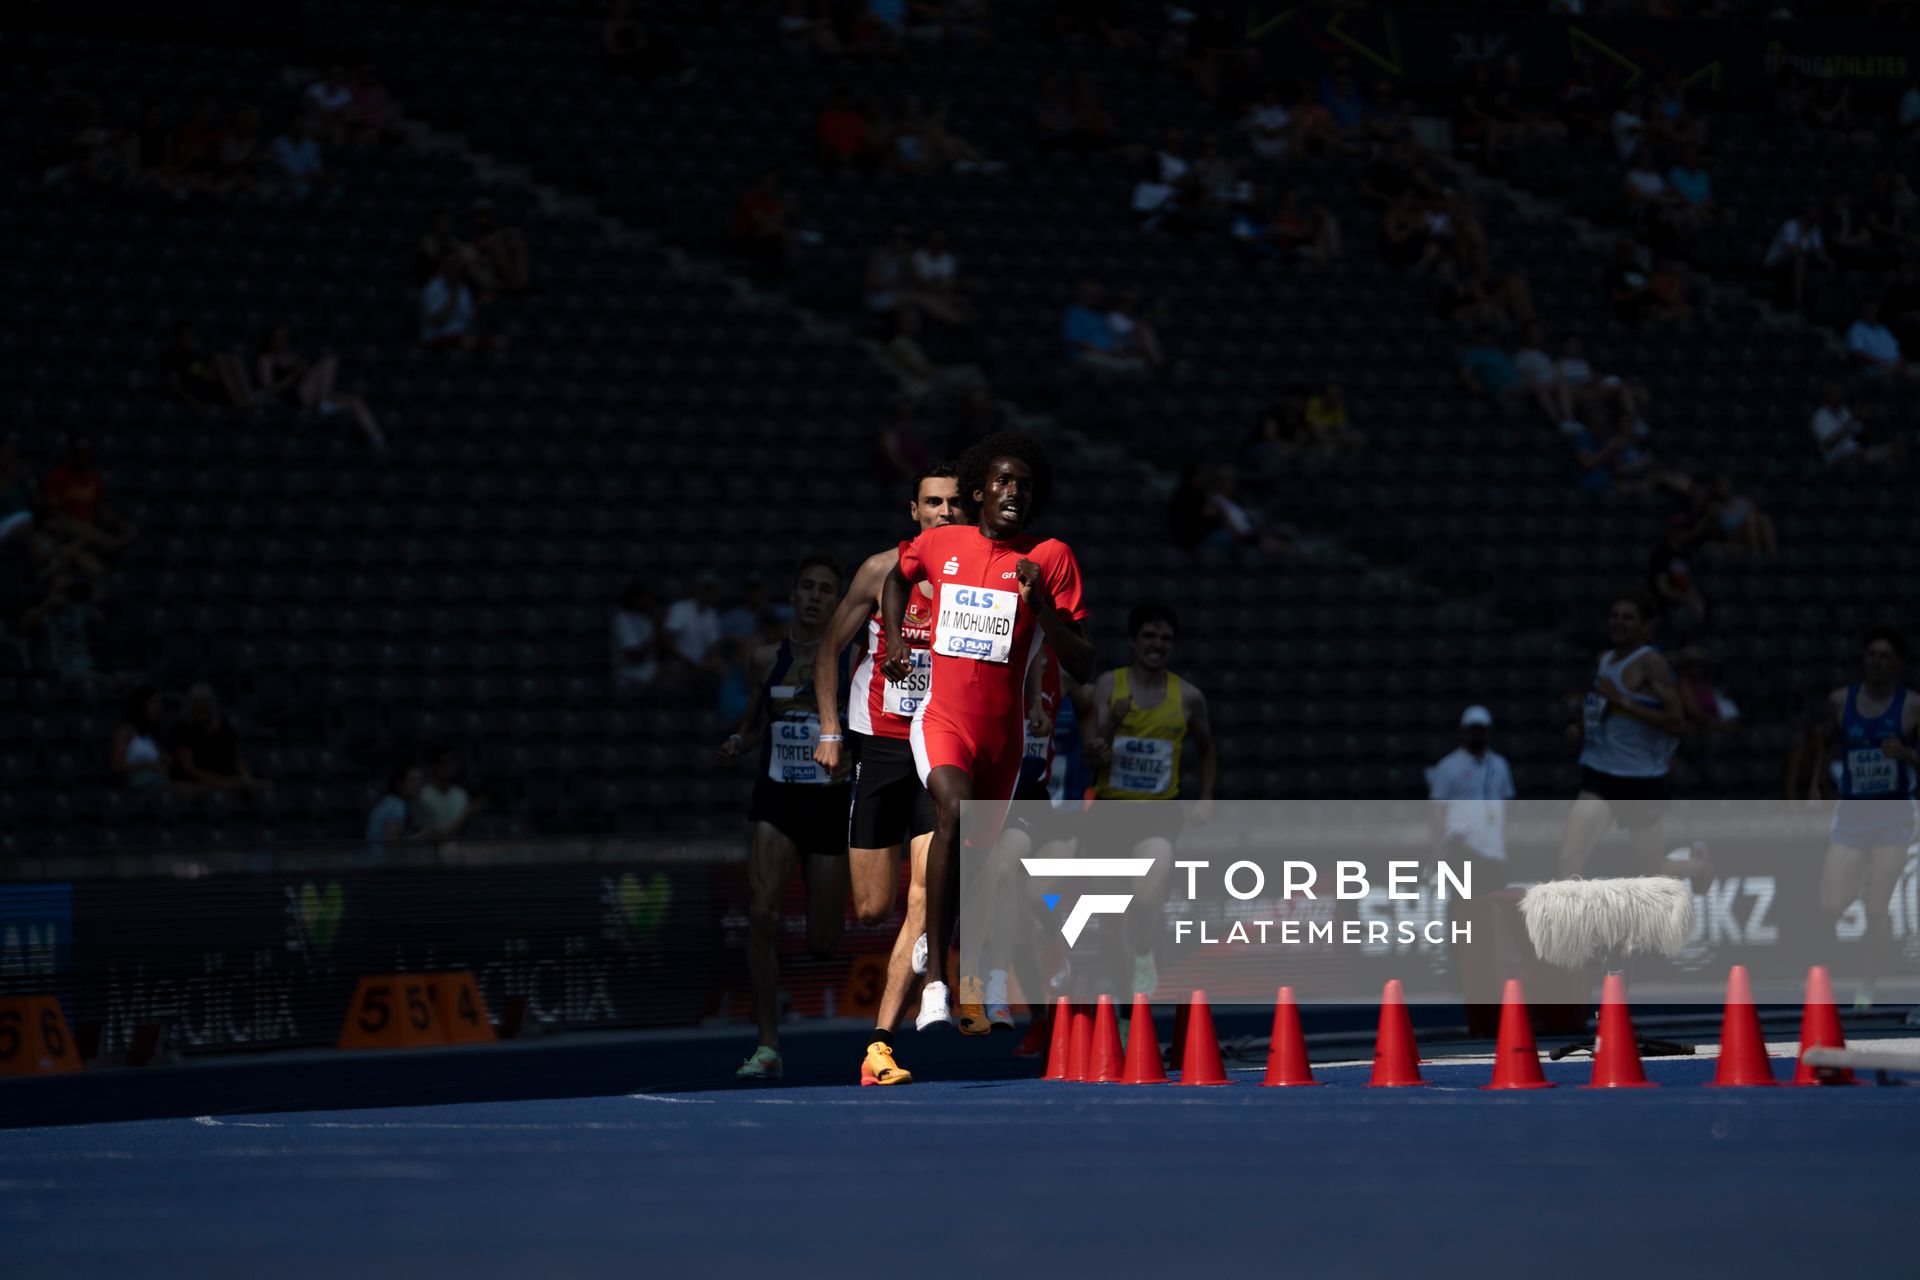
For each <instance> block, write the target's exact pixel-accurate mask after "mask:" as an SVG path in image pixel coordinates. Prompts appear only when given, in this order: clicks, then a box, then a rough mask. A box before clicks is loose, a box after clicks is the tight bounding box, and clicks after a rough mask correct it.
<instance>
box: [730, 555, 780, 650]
mask: <svg viewBox="0 0 1920 1280" xmlns="http://www.w3.org/2000/svg"><path fill="white" fill-rule="evenodd" d="M769 618H771V619H773V620H774V621H775V622H777V623H778V624H779V625H781V626H783V627H784V626H787V625H788V624H790V623H791V622H792V621H793V605H792V604H790V603H789V602H787V601H785V600H782V601H779V602H777V603H776V602H773V601H770V600H768V599H767V575H766V574H764V573H762V572H760V571H759V570H758V569H755V570H753V571H752V572H751V573H749V574H747V578H746V581H745V582H744V583H742V584H741V587H740V594H739V596H737V597H736V598H735V599H734V602H733V603H732V604H731V605H728V606H727V607H726V608H725V609H722V610H721V611H720V635H721V637H722V638H723V639H726V640H731V641H740V640H753V639H754V638H755V637H756V636H757V635H758V634H759V632H760V629H761V628H762V627H763V626H765V625H766V624H767V620H768V619H769Z"/></svg>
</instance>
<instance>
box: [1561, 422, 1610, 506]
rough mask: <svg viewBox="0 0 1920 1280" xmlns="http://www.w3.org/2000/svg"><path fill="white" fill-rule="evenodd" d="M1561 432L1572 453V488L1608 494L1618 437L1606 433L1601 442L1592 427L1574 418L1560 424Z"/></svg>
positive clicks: (1601, 494)
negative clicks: (1605, 438)
mask: <svg viewBox="0 0 1920 1280" xmlns="http://www.w3.org/2000/svg"><path fill="white" fill-rule="evenodd" d="M1561 431H1562V432H1563V433H1564V434H1565V435H1566V438H1567V446H1568V448H1569V450H1570V451H1571V452H1572V455H1573V487H1574V488H1576V489H1578V490H1579V491H1580V492H1582V493H1586V494H1591V495H1593V496H1595V497H1604V496H1605V495H1606V494H1608V493H1611V492H1612V491H1613V460H1614V457H1615V455H1617V454H1618V453H1619V452H1620V448H1621V439H1620V437H1619V436H1618V435H1610V436H1608V438H1607V440H1606V441H1605V442H1604V443H1602V442H1601V441H1600V439H1599V438H1598V437H1597V436H1596V435H1595V434H1594V432H1593V429H1592V428H1590V427H1588V426H1587V425H1586V424H1585V423H1584V422H1581V421H1579V420H1577V419H1569V420H1568V421H1567V422H1565V423H1562V424H1561Z"/></svg>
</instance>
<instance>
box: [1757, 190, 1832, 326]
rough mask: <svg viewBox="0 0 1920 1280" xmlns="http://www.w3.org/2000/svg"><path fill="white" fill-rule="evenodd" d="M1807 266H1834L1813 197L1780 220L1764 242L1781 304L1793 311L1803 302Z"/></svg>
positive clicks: (1817, 206)
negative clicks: (1774, 230) (1792, 213)
mask: <svg viewBox="0 0 1920 1280" xmlns="http://www.w3.org/2000/svg"><path fill="white" fill-rule="evenodd" d="M1810 266H1819V267H1822V268H1825V269H1827V270H1832V268H1833V259H1831V258H1829V257H1828V256H1827V242H1826V238H1825V237H1824V236H1822V235H1821V234H1820V206H1819V205H1818V204H1815V203H1814V202H1813V201H1808V202H1807V203H1806V204H1805V205H1804V206H1803V207H1802V208H1801V210H1800V212H1799V213H1798V214H1797V215H1796V216H1794V217H1791V218H1788V219H1787V220H1786V221H1785V222H1784V223H1782V224H1781V225H1780V230H1779V231H1777V232H1775V233H1774V237H1773V242H1772V243H1771V244H1769V245H1768V246H1767V257H1766V267H1767V270H1768V271H1770V272H1772V273H1773V278H1774V284H1775V286H1776V288H1778V290H1779V293H1780V302H1781V305H1783V306H1791V307H1792V308H1793V309H1794V310H1796V311H1798V310H1799V309H1800V308H1801V307H1802V306H1804V305H1805V303H1806V294H1807V271H1808V268H1809V267H1810Z"/></svg>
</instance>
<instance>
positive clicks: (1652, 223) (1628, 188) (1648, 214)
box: [1623, 147, 1682, 243]
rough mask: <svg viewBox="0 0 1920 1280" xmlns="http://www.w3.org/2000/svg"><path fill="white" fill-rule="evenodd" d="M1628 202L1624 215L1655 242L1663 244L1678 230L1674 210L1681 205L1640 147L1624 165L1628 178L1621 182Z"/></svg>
mask: <svg viewBox="0 0 1920 1280" xmlns="http://www.w3.org/2000/svg"><path fill="white" fill-rule="evenodd" d="M1623 189H1624V191H1625V193H1626V201H1627V217H1628V220H1629V221H1631V222H1632V223H1633V225H1634V226H1636V227H1638V228H1640V229H1641V230H1642V231H1645V232H1646V233H1648V234H1649V235H1650V236H1652V237H1653V238H1654V240H1655V242H1656V243H1663V242H1665V241H1666V240H1668V239H1670V238H1671V237H1673V236H1674V235H1677V234H1678V233H1679V231H1680V219H1679V217H1678V216H1677V212H1678V210H1679V209H1680V207H1681V205H1682V201H1681V199H1680V197H1679V196H1678V195H1677V194H1675V192H1674V191H1673V190H1672V189H1671V188H1669V187H1668V186H1667V180H1666V179H1665V178H1663V177H1661V176H1660V171H1659V169H1657V168H1656V167H1655V166H1654V163H1653V156H1652V153H1651V152H1650V151H1649V150H1648V149H1647V148H1646V147H1642V148H1640V149H1639V150H1638V151H1636V152H1634V153H1633V159H1632V160H1631V161H1630V162H1628V164H1627V177H1626V182H1625V185H1624V188H1623Z"/></svg>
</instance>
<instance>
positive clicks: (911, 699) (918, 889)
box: [813, 463, 961, 1085]
mask: <svg viewBox="0 0 1920 1280" xmlns="http://www.w3.org/2000/svg"><path fill="white" fill-rule="evenodd" d="M959 493H960V487H959V485H958V483H957V482H956V481H955V478H954V470H953V468H952V467H950V466H948V465H946V464H944V463H942V464H937V465H935V466H932V467H929V468H928V469H927V470H925V471H923V472H921V473H920V474H919V475H918V476H916V477H914V481H913V497H912V499H911V500H910V501H909V502H908V504H907V515H908V516H909V517H911V518H912V520H913V521H914V523H915V524H916V525H918V526H919V528H920V531H921V532H923V533H924V532H925V531H926V530H928V529H935V528H938V527H939V526H941V525H945V524H952V523H954V522H955V521H956V520H958V519H960V518H961V511H960V506H959V501H958V499H959ZM903 545H904V544H903ZM899 563H900V549H899V548H898V547H893V548H889V549H888V550H886V551H881V552H877V553H875V554H874V555H871V556H869V557H867V560H866V563H864V564H862V565H861V566H860V569H859V571H858V572H857V573H855V574H854V575H853V585H852V586H851V587H850V588H848V590H847V595H846V599H844V600H842V601H841V602H840V608H839V609H838V610H837V611H836V612H835V613H834V615H833V622H832V623H831V624H830V625H829V626H828V628H827V636H826V643H825V644H824V645H823V646H822V649H821V652H823V653H832V654H838V653H840V652H841V651H842V650H843V649H845V648H846V647H847V646H848V645H849V644H851V643H852V642H853V640H854V638H855V637H856V635H857V634H858V633H859V631H860V630H861V628H862V626H863V625H864V627H865V628H866V632H867V638H866V652H865V653H864V654H862V655H860V656H859V657H858V658H856V660H855V662H854V667H853V681H852V688H851V689H850V690H849V691H848V698H847V740H846V742H845V744H844V745H845V747H846V748H847V750H846V751H844V752H843V751H842V750H841V747H842V745H843V744H842V743H841V742H840V741H838V735H839V734H840V731H841V730H840V708H839V706H838V703H839V683H840V682H839V672H838V670H837V669H836V667H835V664H833V663H821V664H820V665H819V666H818V667H817V668H816V670H815V672H814V681H813V691H814V700H815V705H816V706H817V708H818V710H819V715H820V745H819V746H818V747H816V748H815V749H814V759H815V760H817V761H818V762H819V763H820V764H821V766H822V767H824V768H826V769H827V770H829V771H830V772H832V773H833V774H834V776H836V777H838V776H839V775H840V773H841V771H842V767H843V765H844V764H845V763H846V762H847V761H849V760H850V761H851V762H852V766H853V788H852V805H851V808H850V810H849V812H848V815H847V845H848V848H847V862H848V864H849V867H850V869H851V871H852V877H853V912H854V917H855V918H856V919H857V920H859V921H860V923H861V924H863V925H877V924H880V923H881V922H882V921H884V920H886V919H887V917H889V916H891V915H892V914H893V902H894V896H895V891H896V889H897V888H898V887H899V884H900V850H901V849H902V848H903V847H908V848H909V854H908V867H909V870H908V873H907V879H908V886H907V912H906V919H905V921H904V922H903V923H902V924H901V926H900V933H899V935H898V936H897V937H896V938H895V939H894V943H893V952H892V954H891V955H889V956H888V958H887V978H886V985H885V987H884V988H883V989H882V991H881V993H880V1005H879V1008H878V1009H877V1010H876V1011H875V1023H874V1035H873V1040H872V1042H871V1043H869V1044H868V1046H867V1053H866V1057H865V1059H864V1060H863V1061H862V1062H861V1064H860V1083H861V1084H863V1085H869V1084H871V1085H894V1084H912V1083H913V1075H912V1073H910V1072H909V1071H907V1070H906V1069H905V1068H904V1067H902V1066H900V1064H899V1063H897V1062H895V1061H894V1058H893V1050H894V1044H893V1032H894V1029H895V1028H896V1027H898V1026H899V1025H900V1013H901V1011H902V1010H903V1009H904V1008H905V1007H906V1001H907V988H908V987H909V986H911V985H912V982H913V974H914V971H915V969H916V967H920V968H924V967H925V963H926V962H925V959H924V954H925V953H924V946H925V943H924V941H923V939H924V934H925V931H926V923H925V921H926V869H927V845H928V843H929V842H930V841H931V840H932V838H933V798H932V797H931V796H929V795H928V794H927V789H926V787H925V786H924V785H922V784H921V781H920V774H919V772H918V770H917V769H916V768H915V767H914V763H913V749H912V747H910V746H909V745H908V744H907V732H908V729H909V728H910V726H911V725H912V723H913V717H914V715H915V714H916V713H917V712H918V711H919V709H920V705H921V703H922V702H924V701H925V699H926V693H927V685H928V681H929V678H930V676H931V675H932V672H933V659H932V655H931V654H930V653H929V652H928V650H927V646H928V645H929V644H930V643H931V642H932V640H933V591H932V589H931V587H930V586H929V584H927V583H924V582H923V583H921V584H920V587H919V588H918V589H917V590H916V591H915V592H914V593H913V595H912V596H911V597H910V598H909V599H908V602H907V612H906V616H905V618H903V619H902V621H901V634H902V636H903V638H904V639H905V640H906V642H907V645H908V647H909V648H910V649H911V651H912V655H911V659H910V662H911V667H912V670H911V672H910V673H909V675H908V678H907V679H906V680H902V681H894V680H889V679H887V677H886V675H885V673H884V672H882V671H881V669H880V668H881V666H882V664H883V663H884V662H885V661H886V645H885V643H884V642H883V640H882V638H881V631H880V591H881V587H882V586H883V585H884V584H885V582H886V579H887V575H888V574H889V573H891V572H893V569H894V567H895V566H896V565H898V564H899ZM916 942H919V943H920V944H921V948H922V950H921V955H922V959H921V960H920V961H919V964H918V966H916V964H915V962H914V959H913V956H914V952H915V943H916Z"/></svg>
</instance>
